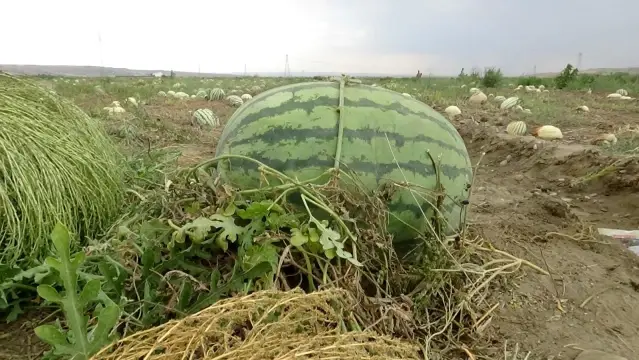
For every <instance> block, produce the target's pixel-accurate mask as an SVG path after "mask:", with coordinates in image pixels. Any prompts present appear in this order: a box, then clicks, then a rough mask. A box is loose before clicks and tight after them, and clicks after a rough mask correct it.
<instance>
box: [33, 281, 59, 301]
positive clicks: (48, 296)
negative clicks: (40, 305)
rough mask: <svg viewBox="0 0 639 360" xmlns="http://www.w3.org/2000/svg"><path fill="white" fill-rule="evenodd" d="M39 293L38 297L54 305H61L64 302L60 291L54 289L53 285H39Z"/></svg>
mask: <svg viewBox="0 0 639 360" xmlns="http://www.w3.org/2000/svg"><path fill="white" fill-rule="evenodd" d="M37 291H38V295H40V297H41V298H43V299H44V300H46V301H49V302H53V303H61V302H62V301H63V299H62V296H61V295H60V293H58V290H56V289H54V288H53V286H51V285H38V287H37Z"/></svg>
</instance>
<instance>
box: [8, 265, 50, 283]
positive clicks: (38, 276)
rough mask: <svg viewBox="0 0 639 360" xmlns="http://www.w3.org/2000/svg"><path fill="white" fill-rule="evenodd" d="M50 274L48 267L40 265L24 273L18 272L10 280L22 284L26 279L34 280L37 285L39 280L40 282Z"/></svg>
mask: <svg viewBox="0 0 639 360" xmlns="http://www.w3.org/2000/svg"><path fill="white" fill-rule="evenodd" d="M50 273H51V271H50V269H49V266H48V265H47V264H42V265H38V266H35V267H32V268H30V269H27V270H24V271H20V272H19V273H18V274H16V275H14V276H13V277H12V278H11V280H13V281H15V282H22V281H24V280H26V279H34V281H35V282H36V284H37V283H39V280H42V278H43V277H45V276H47V275H49V274H50Z"/></svg>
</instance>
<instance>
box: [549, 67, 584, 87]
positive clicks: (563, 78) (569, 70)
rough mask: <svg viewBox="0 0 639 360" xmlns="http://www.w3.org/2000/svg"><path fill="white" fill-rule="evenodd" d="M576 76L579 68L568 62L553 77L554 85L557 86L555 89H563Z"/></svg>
mask: <svg viewBox="0 0 639 360" xmlns="http://www.w3.org/2000/svg"><path fill="white" fill-rule="evenodd" d="M578 76H579V70H578V69H577V68H576V67H573V66H572V65H571V64H568V65H566V67H565V68H564V69H563V70H562V71H561V72H560V73H559V75H557V77H556V78H555V86H557V89H564V88H566V87H567V86H568V85H570V84H571V83H573V82H574V81H575V79H577V77H578Z"/></svg>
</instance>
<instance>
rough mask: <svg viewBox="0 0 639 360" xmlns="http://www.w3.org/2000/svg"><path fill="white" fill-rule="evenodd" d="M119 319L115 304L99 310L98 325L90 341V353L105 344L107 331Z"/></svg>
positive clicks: (107, 339)
mask: <svg viewBox="0 0 639 360" xmlns="http://www.w3.org/2000/svg"><path fill="white" fill-rule="evenodd" d="M118 320H120V308H119V307H118V306H117V305H109V306H107V307H105V308H104V309H102V311H100V315H98V325H97V326H96V327H95V330H94V331H93V339H92V341H91V350H90V352H91V355H93V353H95V352H96V351H98V350H100V349H101V348H103V347H104V346H105V345H107V344H108V343H109V342H110V341H109V333H110V332H111V330H113V328H114V327H115V325H116V324H117V323H118Z"/></svg>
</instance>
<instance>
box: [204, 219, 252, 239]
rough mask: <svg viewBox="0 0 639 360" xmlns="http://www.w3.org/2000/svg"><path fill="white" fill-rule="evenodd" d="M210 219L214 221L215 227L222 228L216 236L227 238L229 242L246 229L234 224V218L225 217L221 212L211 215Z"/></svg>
mask: <svg viewBox="0 0 639 360" xmlns="http://www.w3.org/2000/svg"><path fill="white" fill-rule="evenodd" d="M211 220H213V221H214V222H216V225H215V226H216V227H217V228H220V229H222V232H221V233H220V234H219V235H218V238H222V239H225V240H228V241H230V242H235V241H237V239H238V237H239V236H240V235H241V234H243V233H244V232H245V231H246V229H245V228H243V227H241V226H237V225H235V220H234V219H233V218H232V217H227V216H224V215H222V214H214V215H211Z"/></svg>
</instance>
